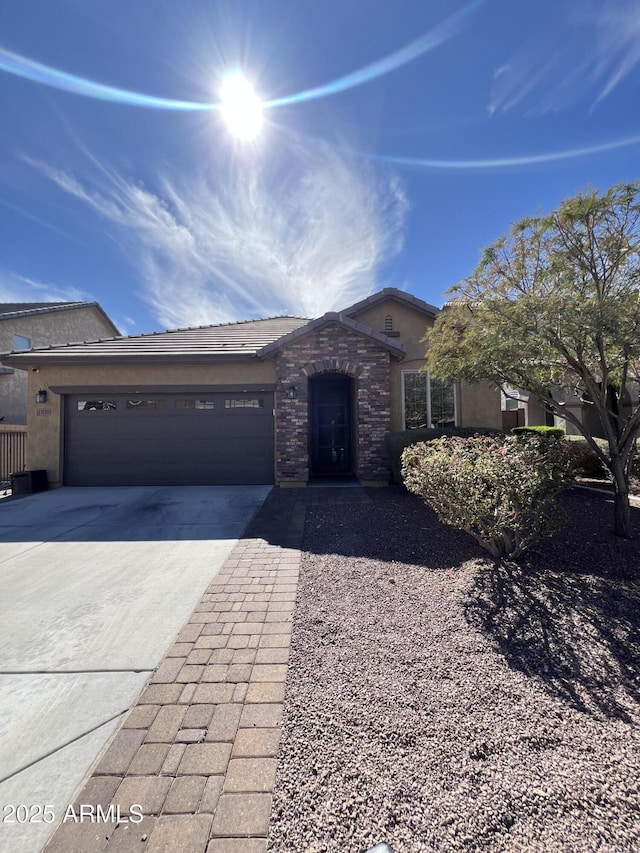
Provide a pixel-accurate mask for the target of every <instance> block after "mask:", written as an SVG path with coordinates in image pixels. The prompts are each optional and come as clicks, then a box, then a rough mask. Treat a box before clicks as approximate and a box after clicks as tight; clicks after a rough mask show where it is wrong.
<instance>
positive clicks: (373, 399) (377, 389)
mask: <svg viewBox="0 0 640 853" xmlns="http://www.w3.org/2000/svg"><path fill="white" fill-rule="evenodd" d="M390 359H391V355H390V354H389V352H387V350H385V349H383V348H382V347H380V346H378V345H377V344H376V343H375V341H371V340H368V339H367V338H365V337H362V336H360V335H358V334H356V333H354V332H351V331H350V330H348V329H345V328H344V327H343V326H340V325H338V324H331V325H329V326H325V327H324V328H322V329H320V330H318V331H317V332H313V333H312V334H310V335H308V336H306V337H304V338H300V339H298V340H297V341H294V342H293V343H291V344H290V345H289V346H286V347H283V349H282V350H280V352H279V353H278V355H277V356H276V375H277V382H278V387H277V390H276V395H275V406H276V436H277V439H276V482H279V483H287V482H297V483H300V482H306V481H307V480H308V479H309V393H308V380H309V378H310V377H312V376H314V375H316V374H319V373H344V374H347V375H348V376H351V377H353V379H354V386H355V387H354V393H355V397H356V411H357V415H356V424H355V449H356V459H355V473H356V474H357V476H358V477H359V478H360V479H362V480H388V479H389V476H390V471H389V467H388V463H387V458H386V454H385V451H384V443H383V439H384V435H385V433H386V432H389V430H390V429H391V412H390ZM291 385H295V387H296V391H297V399H295V400H288V399H287V398H286V396H285V392H286V389H287V388H289V387H290V386H291Z"/></svg>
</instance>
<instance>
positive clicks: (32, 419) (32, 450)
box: [27, 360, 275, 487]
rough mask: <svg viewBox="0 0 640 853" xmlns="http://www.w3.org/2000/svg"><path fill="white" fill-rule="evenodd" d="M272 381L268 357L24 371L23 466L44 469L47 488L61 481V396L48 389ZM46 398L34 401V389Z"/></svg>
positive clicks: (175, 385) (122, 387)
mask: <svg viewBox="0 0 640 853" xmlns="http://www.w3.org/2000/svg"><path fill="white" fill-rule="evenodd" d="M274 382H275V365H274V363H273V360H269V361H266V362H259V361H256V362H251V363H246V364H234V363H222V364H161V365H154V364H148V365H133V364H124V365H113V364H111V365H109V364H105V365H86V366H85V365H68V366H66V365H51V366H47V367H44V366H43V367H40V368H39V369H38V372H37V373H35V372H33V371H30V372H29V393H28V431H29V439H28V442H27V468H45V469H46V470H47V473H48V477H49V482H50V484H51V485H52V486H54V487H55V486H59V485H61V483H62V470H63V462H64V460H63V444H64V424H63V418H62V414H63V413H62V409H63V405H62V403H63V400H62V396H63V395H61V394H58V393H56V392H55V391H52V390H51V389H52V387H54V388H61V387H63V388H64V387H68V388H95V389H97V390H98V389H100V388H114V387H117V388H120V389H121V390H122V391H123V392H125V391H129V390H130V391H131V392H132V393H135V392H136V391H139V390H141V389H142V390H144V389H149V388H153V387H156V388H164V389H167V387H168V386H174V387H175V390H176V391H179V390H180V388H181V387H185V386H193V385H207V386H208V385H212V386H213V385H243V384H246V385H255V384H260V383H263V384H265V385H268V384H273V383H274ZM41 388H42V389H45V390H46V391H47V402H46V403H45V404H38V403H36V402H35V398H36V393H37V391H38V390H39V389H41Z"/></svg>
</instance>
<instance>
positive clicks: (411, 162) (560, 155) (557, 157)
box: [364, 136, 640, 170]
mask: <svg viewBox="0 0 640 853" xmlns="http://www.w3.org/2000/svg"><path fill="white" fill-rule="evenodd" d="M638 144H640V136H628V137H626V138H625V139H616V140H614V141H612V142H603V143H601V144H600V145H590V146H588V147H585V148H570V149H568V150H566V151H551V152H549V153H547V154H531V155H524V156H522V157H500V158H498V157H496V158H488V159H483V160H430V159H423V158H419V157H394V156H391V155H387V154H365V155H364V156H367V157H369V158H370V159H372V160H380V161H382V162H384V163H393V164H394V165H395V166H407V167H409V168H417V169H452V170H455V169H460V170H464V169H508V168H510V167H513V166H535V165H538V164H540V163H556V162H559V161H561V160H573V159H574V158H576V157H588V156H590V155H592V154H603V153H604V152H606V151H615V150H616V149H618V148H629V147H631V146H632V145H638Z"/></svg>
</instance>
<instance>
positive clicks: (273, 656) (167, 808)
mask: <svg viewBox="0 0 640 853" xmlns="http://www.w3.org/2000/svg"><path fill="white" fill-rule="evenodd" d="M280 491H281V490H274V493H273V494H274V495H276V493H277V492H280ZM267 504H269V506H267V505H266V504H265V507H263V511H261V513H259V514H258V516H256V518H255V519H254V521H253V522H252V525H251V526H250V529H249V530H248V531H247V532H246V533H245V537H246V538H244V539H241V540H239V541H238V543H237V545H236V547H235V548H234V549H233V551H232V552H231V554H230V555H229V557H228V559H227V560H226V561H225V563H224V565H223V566H222V568H221V569H220V572H219V573H218V574H217V575H216V577H215V578H213V580H212V582H211V583H210V585H209V587H208V588H207V590H206V591H205V594H204V595H203V596H202V599H201V601H200V603H199V604H198V605H197V607H196V609H195V610H194V612H193V614H192V615H191V617H190V619H189V622H188V623H187V624H186V625H185V626H184V627H183V628H182V630H181V631H180V633H179V635H178V637H177V638H176V640H175V642H174V643H173V644H172V645H171V647H170V648H169V650H168V652H167V655H166V656H165V658H164V659H163V660H162V661H161V662H160V664H159V666H158V667H157V669H156V671H155V672H154V673H153V675H152V676H151V678H150V679H149V683H148V685H147V686H146V687H145V689H144V690H143V691H142V693H141V695H140V698H139V700H138V702H137V704H136V705H135V706H134V707H133V708H132V709H131V710H130V711H129V712H128V714H127V715H126V717H125V718H124V720H123V723H122V726H121V728H120V730H119V731H118V732H117V733H116V735H115V737H114V738H113V740H112V741H111V743H110V744H109V745H108V747H107V749H106V750H105V751H104V753H103V754H102V756H100V758H99V760H98V761H97V763H96V765H95V766H94V769H93V773H92V775H91V777H90V778H89V780H88V781H87V782H86V783H85V785H84V786H83V788H82V790H81V792H80V794H79V796H78V797H77V798H76V802H79V803H86V804H90V803H92V804H96V805H97V804H98V803H99V804H100V805H101V807H102V808H103V809H104V810H105V811H106V810H107V809H108V808H109V806H114V807H119V809H120V815H121V821H120V822H119V823H117V822H110V823H104V824H101V825H93V826H91V825H87V824H70V823H65V824H63V825H61V826H60V827H59V828H58V830H57V831H56V833H55V834H54V836H53V837H52V839H51V841H50V842H49V845H48V847H47V850H48V853H53V852H54V851H55V853H57V851H62V850H64V851H65V853H67V851H73V850H78V851H82V853H88V851H93V850H95V851H96V853H103V851H106V853H118V851H119V850H131V851H138V850H139V851H144V853H158V851H163V853H170V851H175V853H264V851H266V847H267V835H268V830H269V816H270V812H271V793H272V791H273V789H274V785H275V775H276V766H277V754H278V745H279V742H280V727H281V724H282V712H283V702H284V696H285V680H286V674H287V662H288V659H289V646H290V642H291V623H292V619H293V609H294V606H295V595H296V589H297V576H298V569H299V565H300V551H299V546H300V544H301V534H302V522H301V519H302V518H303V515H304V508H303V511H302V515H301V511H300V507H299V500H297V498H296V496H289V495H285V496H284V497H283V496H282V494H281V495H280V496H278V497H277V498H276V499H275V501H274V500H272V501H271V502H269V501H267ZM283 506H284V511H283ZM265 510H266V512H265ZM251 528H253V530H252V529H251ZM134 804H137V805H139V806H140V810H141V811H142V812H143V813H144V817H143V818H142V820H141V821H140V822H137V823H136V822H135V820H134V819H133V818H135V809H132V806H133V805H134ZM103 828H104V831H102V830H103Z"/></svg>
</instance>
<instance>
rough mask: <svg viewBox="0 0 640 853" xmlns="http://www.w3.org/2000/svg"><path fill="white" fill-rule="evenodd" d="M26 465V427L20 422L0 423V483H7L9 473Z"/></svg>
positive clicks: (21, 469) (22, 469)
mask: <svg viewBox="0 0 640 853" xmlns="http://www.w3.org/2000/svg"><path fill="white" fill-rule="evenodd" d="M26 465H27V428H26V426H23V425H22V424H0V485H3V486H5V485H8V484H9V474H13V472H14V471H24V469H25V468H26Z"/></svg>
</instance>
